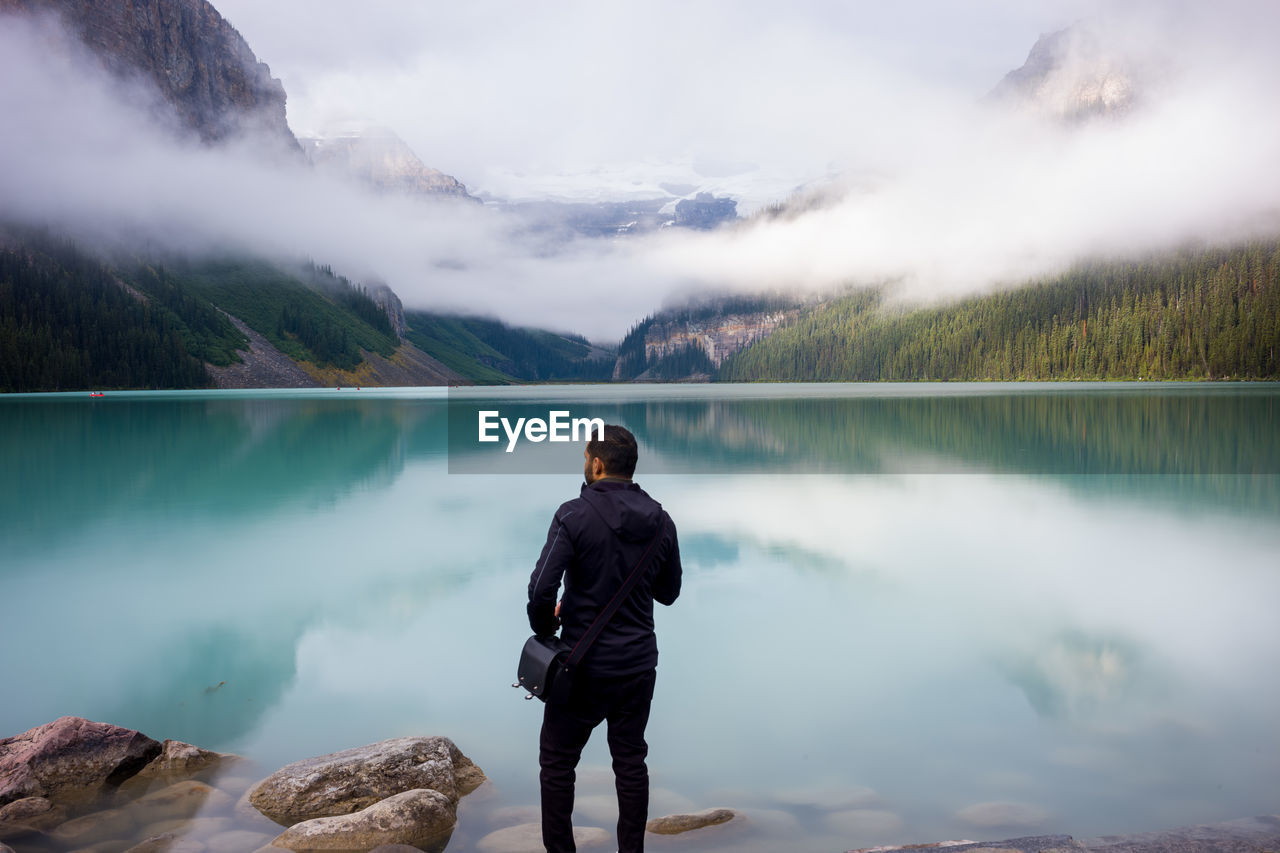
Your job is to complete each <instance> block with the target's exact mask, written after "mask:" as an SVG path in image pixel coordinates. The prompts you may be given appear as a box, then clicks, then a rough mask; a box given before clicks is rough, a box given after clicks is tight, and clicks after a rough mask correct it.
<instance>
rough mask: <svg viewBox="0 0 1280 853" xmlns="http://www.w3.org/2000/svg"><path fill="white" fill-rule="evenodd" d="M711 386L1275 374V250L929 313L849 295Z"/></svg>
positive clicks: (1278, 313) (1160, 259)
mask: <svg viewBox="0 0 1280 853" xmlns="http://www.w3.org/2000/svg"><path fill="white" fill-rule="evenodd" d="M717 378H718V379H720V380H724V381H792V380H807V381H845V382H862V381H872V382H874V381H891V382H892V381H912V380H935V381H937V380H969V381H977V380H1052V379H1066V380H1105V379H1272V380H1274V379H1280V243H1277V242H1256V243H1251V244H1248V245H1244V246H1239V247H1235V248H1224V249H1194V250H1191V249H1188V250H1183V251H1180V252H1177V253H1172V254H1167V255H1161V256H1153V257H1149V258H1144V259H1141V260H1133V261H1111V262H1093V263H1085V264H1080V265H1078V266H1076V267H1074V268H1073V269H1071V270H1069V271H1067V272H1066V273H1064V274H1062V275H1061V276H1058V277H1056V278H1053V279H1049V280H1044V281H1039V282H1036V283H1033V284H1030V285H1028V286H1024V287H1020V288H1017V289H1013V290H1006V291H1001V292H997V293H992V294H988V295H984V296H974V297H970V298H968V299H965V300H962V301H960V302H958V303H953V304H948V305H939V306H932V307H914V308H913V307H903V306H901V305H896V304H892V303H891V302H890V300H889V299H888V297H887V294H886V293H885V291H883V290H881V289H875V288H869V289H862V290H855V291H852V292H849V293H847V294H846V295H844V296H842V297H840V298H838V299H834V300H832V301H829V302H827V303H824V304H822V305H820V306H818V307H816V308H815V309H813V310H811V311H809V312H808V313H807V314H805V315H803V316H802V317H801V318H800V319H798V320H797V321H796V322H795V323H793V324H791V325H789V326H787V327H785V328H782V329H779V330H778V331H776V332H774V333H773V334H772V335H770V336H769V337H768V338H765V339H764V340H762V341H759V342H757V343H755V344H753V345H752V346H750V347H747V348H746V349H744V350H742V351H741V352H739V353H737V354H735V355H734V356H732V357H731V358H729V359H726V360H725V362H724V363H722V364H721V366H720V371H719V373H718V375H717Z"/></svg>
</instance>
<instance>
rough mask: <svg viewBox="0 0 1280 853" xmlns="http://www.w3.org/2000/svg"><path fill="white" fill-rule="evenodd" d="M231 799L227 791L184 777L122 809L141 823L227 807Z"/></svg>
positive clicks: (172, 818) (182, 817)
mask: <svg viewBox="0 0 1280 853" xmlns="http://www.w3.org/2000/svg"><path fill="white" fill-rule="evenodd" d="M232 803H233V800H232V799H231V795H230V794H226V793H223V792H222V791H219V790H218V789H217V788H214V787H213V786H211V785H206V784H205V783H204V782H197V781H195V780H194V779H188V780H187V781H185V782H178V783H176V784H173V785H170V786H168V787H167V788H161V789H160V790H158V791H152V792H151V793H150V794H147V795H146V796H145V797H140V798H138V799H137V800H135V801H134V802H132V803H130V804H129V805H128V806H127V807H126V809H127V811H129V813H130V814H132V815H134V816H135V817H136V818H137V821H138V823H140V824H144V825H145V824H148V823H158V822H160V821H162V820H178V819H184V818H191V817H194V816H195V815H196V813H197V812H199V811H200V810H201V809H203V808H208V809H209V810H212V811H220V810H223V809H229V808H230V807H231V805H232Z"/></svg>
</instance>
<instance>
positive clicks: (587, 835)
mask: <svg viewBox="0 0 1280 853" xmlns="http://www.w3.org/2000/svg"><path fill="white" fill-rule="evenodd" d="M611 841H613V836H612V835H610V834H609V832H608V830H604V829H601V828H600V827H598V826H575V827H574V828H573V843H574V844H575V845H576V846H577V847H578V849H579V850H581V849H583V848H588V847H607V846H608V845H609V843H610V842H611ZM476 849H477V850H479V851H480V853H543V851H544V850H546V848H545V847H543V846H542V824H541V823H522V824H520V825H518V826H509V827H507V828H506V829H499V830H495V831H494V832H491V833H489V834H488V835H486V836H485V837H484V838H481V839H480V840H479V841H478V842H476Z"/></svg>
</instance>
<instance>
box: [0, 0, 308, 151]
mask: <svg viewBox="0 0 1280 853" xmlns="http://www.w3.org/2000/svg"><path fill="white" fill-rule="evenodd" d="M0 12H10V13H28V14H30V13H51V14H53V15H55V16H57V17H58V18H60V19H61V20H62V22H63V23H64V24H65V26H66V27H67V29H68V30H69V31H70V32H71V33H72V34H73V35H75V36H76V37H77V38H78V39H79V40H80V41H82V42H83V43H84V44H85V45H86V46H87V47H88V48H89V49H90V50H91V51H92V52H93V53H94V54H95V55H96V56H97V57H98V58H99V59H100V60H101V62H102V64H103V66H104V67H106V68H107V69H108V70H109V71H111V72H112V73H113V74H116V75H118V76H121V77H137V78H140V79H142V80H143V81H146V82H149V83H152V84H154V85H155V87H156V88H157V89H158V90H159V92H160V94H161V96H162V97H163V100H164V102H165V103H167V104H168V105H169V106H170V107H172V110H173V115H174V116H175V117H176V119H177V120H178V122H179V123H180V125H181V126H183V127H184V128H186V129H189V130H190V131H192V132H194V133H195V134H196V135H197V136H198V137H199V138H200V139H202V140H204V141H205V142H210V143H216V142H221V141H223V140H228V139H232V138H235V137H238V136H242V135H244V134H247V133H254V134H261V135H262V137H263V138H265V139H267V140H268V141H269V144H270V145H271V146H273V147H279V148H280V149H282V150H286V151H295V152H296V151H297V150H298V143H297V140H296V139H295V138H294V136H293V133H292V132H291V131H290V130H289V125H288V123H287V121H286V120H285V92H284V87H283V86H282V85H281V84H280V81H279V80H277V79H275V78H273V77H272V76H271V71H270V69H269V68H268V67H267V66H266V65H265V64H263V63H261V62H259V61H258V59H257V57H255V56H254V55H253V51H252V50H250V49H249V45H248V44H247V43H246V42H245V40H244V39H243V38H242V37H241V36H240V33H239V32H237V31H236V29H235V28H234V27H232V26H231V25H230V24H229V23H227V21H226V20H225V19H224V18H223V17H222V16H221V15H220V14H218V10H217V9H215V8H214V7H213V6H212V5H211V4H210V3H208V2H207V0H111V1H110V2H106V0H0Z"/></svg>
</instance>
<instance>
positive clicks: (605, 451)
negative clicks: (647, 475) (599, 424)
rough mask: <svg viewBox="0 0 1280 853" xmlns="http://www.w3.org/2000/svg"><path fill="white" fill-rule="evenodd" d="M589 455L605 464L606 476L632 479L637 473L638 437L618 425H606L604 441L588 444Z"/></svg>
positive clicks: (593, 441) (595, 440)
mask: <svg viewBox="0 0 1280 853" xmlns="http://www.w3.org/2000/svg"><path fill="white" fill-rule="evenodd" d="M587 455H588V456H591V457H593V458H595V459H599V460H600V461H601V462H603V463H604V472H605V474H609V475H612V476H614V477H630V476H631V475H632V474H634V473H635V472H636V458H637V457H638V456H639V455H640V454H639V451H638V450H637V449H636V437H635V436H634V435H632V434H631V431H630V430H628V429H626V428H625V427H620V426H618V425H617V424H605V425H604V440H603V441H601V440H600V439H593V440H591V441H588V442H587Z"/></svg>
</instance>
